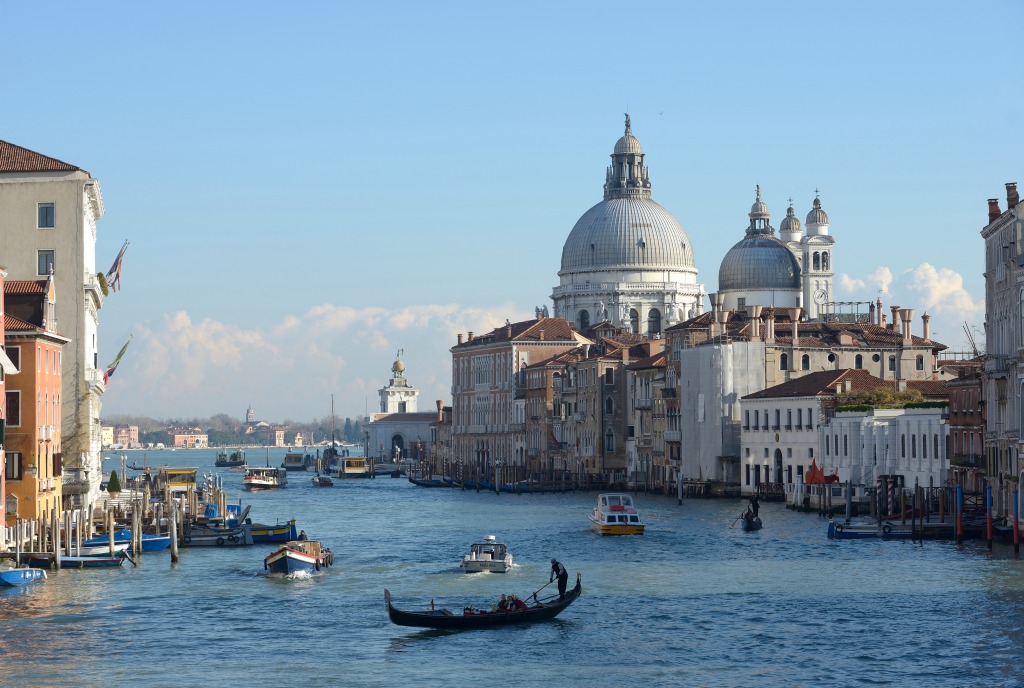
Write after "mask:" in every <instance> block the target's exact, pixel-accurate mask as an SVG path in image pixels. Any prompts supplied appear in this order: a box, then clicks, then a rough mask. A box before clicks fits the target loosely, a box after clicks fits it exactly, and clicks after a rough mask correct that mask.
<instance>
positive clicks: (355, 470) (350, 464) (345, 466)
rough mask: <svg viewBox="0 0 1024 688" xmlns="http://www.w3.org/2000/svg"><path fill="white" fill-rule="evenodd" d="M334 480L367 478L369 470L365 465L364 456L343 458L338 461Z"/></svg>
mask: <svg viewBox="0 0 1024 688" xmlns="http://www.w3.org/2000/svg"><path fill="white" fill-rule="evenodd" d="M334 476H335V477H336V478H369V477H370V468H369V466H367V465H366V457H365V456H345V457H342V458H340V459H338V470H337V471H336V472H335V473H334Z"/></svg>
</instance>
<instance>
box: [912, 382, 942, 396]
mask: <svg viewBox="0 0 1024 688" xmlns="http://www.w3.org/2000/svg"><path fill="white" fill-rule="evenodd" d="M907 389H908V390H917V391H918V392H920V393H921V396H923V397H925V398H926V399H929V400H933V399H945V398H948V397H949V387H948V386H947V385H946V380H907Z"/></svg>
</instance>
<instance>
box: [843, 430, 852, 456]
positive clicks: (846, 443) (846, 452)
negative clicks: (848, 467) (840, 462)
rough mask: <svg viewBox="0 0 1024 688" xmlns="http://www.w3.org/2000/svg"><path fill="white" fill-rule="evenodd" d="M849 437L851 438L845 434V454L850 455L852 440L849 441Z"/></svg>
mask: <svg viewBox="0 0 1024 688" xmlns="http://www.w3.org/2000/svg"><path fill="white" fill-rule="evenodd" d="M849 439H850V438H849V436H848V435H843V456H849V455H850V442H849Z"/></svg>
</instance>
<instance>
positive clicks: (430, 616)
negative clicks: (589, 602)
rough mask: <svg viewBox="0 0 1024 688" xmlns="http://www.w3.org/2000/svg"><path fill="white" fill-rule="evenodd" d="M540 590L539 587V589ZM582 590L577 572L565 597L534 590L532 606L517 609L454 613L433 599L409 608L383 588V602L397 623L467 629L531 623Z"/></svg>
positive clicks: (554, 611) (552, 614)
mask: <svg viewBox="0 0 1024 688" xmlns="http://www.w3.org/2000/svg"><path fill="white" fill-rule="evenodd" d="M538 592H539V591H538ZM582 592H583V586H582V584H581V582H580V574H578V573H577V574H576V587H574V588H573V589H572V590H568V591H566V593H565V596H564V597H561V598H560V597H559V596H558V595H553V596H550V597H546V598H544V599H537V593H534V594H533V595H531V596H530V598H527V602H528V601H529V600H530V599H532V600H534V604H533V606H530V605H529V604H527V605H525V607H520V608H518V609H511V610H503V611H488V610H485V609H477V608H474V607H464V608H463V609H462V612H461V613H455V612H452V611H450V610H448V609H444V608H441V609H435V608H434V605H433V603H431V608H430V609H427V610H424V611H422V612H410V611H403V610H401V609H396V608H395V607H394V606H393V605H392V604H391V592H390V591H389V590H387V589H385V590H384V603H385V605H386V606H387V609H388V618H390V619H391V623H393V624H396V625H398V626H416V627H419V628H443V629H449V630H466V629H472V628H488V627H491V626H507V625H509V624H522V623H533V622H535V621H546V620H548V619H553V618H555V617H556V616H558V615H559V614H560V613H561V612H562V611H564V610H565V609H566V607H568V606H569V605H570V604H572V603H573V602H575V601H576V598H578V597H579V596H580V594H582Z"/></svg>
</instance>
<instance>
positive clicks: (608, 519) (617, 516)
mask: <svg viewBox="0 0 1024 688" xmlns="http://www.w3.org/2000/svg"><path fill="white" fill-rule="evenodd" d="M590 527H591V528H592V529H593V530H594V532H596V533H598V534H600V535H643V534H644V528H645V524H644V522H643V520H641V518H640V514H639V513H637V510H636V506H635V505H634V504H633V495H631V494H627V493H625V492H613V493H612V492H610V493H604V494H601V495H598V497H597V506H595V507H594V509H593V511H591V513H590Z"/></svg>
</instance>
